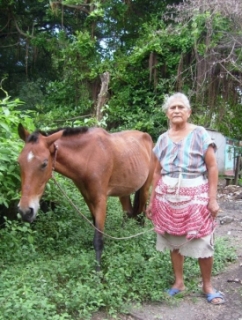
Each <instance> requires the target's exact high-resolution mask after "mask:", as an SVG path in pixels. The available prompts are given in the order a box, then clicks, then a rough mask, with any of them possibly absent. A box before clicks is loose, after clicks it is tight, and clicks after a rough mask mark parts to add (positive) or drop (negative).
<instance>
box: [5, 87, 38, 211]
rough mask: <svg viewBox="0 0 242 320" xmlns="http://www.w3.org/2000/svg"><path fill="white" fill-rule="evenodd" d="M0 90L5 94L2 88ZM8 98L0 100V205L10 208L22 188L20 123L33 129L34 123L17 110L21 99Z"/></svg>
mask: <svg viewBox="0 0 242 320" xmlns="http://www.w3.org/2000/svg"><path fill="white" fill-rule="evenodd" d="M0 89H1V90H2V91H3V92H5V91H4V90H3V89H2V88H1V87H0ZM5 95H6V97H5V98H4V99H2V100H0V106H1V109H0V205H4V206H5V207H9V206H10V203H11V202H13V201H14V200H16V199H17V197H18V191H19V187H20V175H19V169H18V165H17V158H18V155H19V152H20V149H21V147H22V143H21V142H20V139H19V137H18V131H17V126H18V124H19V122H21V121H22V122H23V123H25V124H26V125H27V126H28V127H29V128H33V122H32V120H31V118H30V117H29V116H28V114H27V113H23V112H22V111H19V110H17V107H18V106H20V105H21V104H22V102H21V101H20V100H19V99H15V100H11V97H10V96H8V94H7V93H6V92H5Z"/></svg>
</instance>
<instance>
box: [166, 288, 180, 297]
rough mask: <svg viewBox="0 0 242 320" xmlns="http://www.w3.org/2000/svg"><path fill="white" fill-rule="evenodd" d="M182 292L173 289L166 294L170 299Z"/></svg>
mask: <svg viewBox="0 0 242 320" xmlns="http://www.w3.org/2000/svg"><path fill="white" fill-rule="evenodd" d="M180 292H181V290H179V289H176V288H171V289H169V290H167V291H166V293H168V294H169V296H170V297H174V296H175V295H176V294H178V293H180Z"/></svg>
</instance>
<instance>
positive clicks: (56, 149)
mask: <svg viewBox="0 0 242 320" xmlns="http://www.w3.org/2000/svg"><path fill="white" fill-rule="evenodd" d="M54 147H55V153H54V160H53V165H52V174H51V177H52V179H53V180H54V182H55V184H56V185H57V187H58V188H59V189H60V191H61V192H62V194H63V195H64V196H65V197H66V199H67V200H68V201H69V202H70V204H71V205H72V207H73V208H74V209H75V210H76V211H77V213H79V214H80V216H81V217H82V218H84V219H85V220H86V221H87V222H88V223H89V224H90V225H91V226H92V228H93V229H95V230H97V231H98V232H100V233H102V234H103V235H104V236H106V237H108V238H110V239H115V240H126V239H131V238H136V237H138V236H140V235H142V234H145V233H147V232H150V231H154V228H152V229H149V230H146V231H143V232H140V233H137V234H135V235H132V236H129V237H121V238H117V237H113V236H110V235H109V234H107V233H105V232H103V231H101V230H99V229H98V228H97V227H95V226H94V225H93V223H92V222H91V221H90V220H89V219H88V218H87V217H86V216H85V215H84V214H83V213H82V212H81V211H80V210H79V209H78V208H77V206H76V205H75V204H74V203H73V201H72V200H71V199H70V197H69V196H68V195H67V193H66V192H65V191H64V190H63V188H62V187H61V186H60V184H59V183H58V182H57V180H56V179H55V176H54V171H55V162H56V158H57V151H58V146H57V145H56V144H54Z"/></svg>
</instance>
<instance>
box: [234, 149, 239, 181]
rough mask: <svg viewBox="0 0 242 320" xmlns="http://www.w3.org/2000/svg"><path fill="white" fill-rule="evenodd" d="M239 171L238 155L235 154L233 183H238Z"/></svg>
mask: <svg viewBox="0 0 242 320" xmlns="http://www.w3.org/2000/svg"><path fill="white" fill-rule="evenodd" d="M239 172H240V155H238V156H236V164H235V174H234V184H235V185H236V186H237V185H238V178H239Z"/></svg>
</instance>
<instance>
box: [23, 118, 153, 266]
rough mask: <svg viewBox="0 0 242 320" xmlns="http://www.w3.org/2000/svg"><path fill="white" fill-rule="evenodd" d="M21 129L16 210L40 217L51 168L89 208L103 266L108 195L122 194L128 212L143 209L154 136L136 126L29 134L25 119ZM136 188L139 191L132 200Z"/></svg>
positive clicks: (132, 213)
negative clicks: (114, 130) (40, 208)
mask: <svg viewBox="0 0 242 320" xmlns="http://www.w3.org/2000/svg"><path fill="white" fill-rule="evenodd" d="M18 134H19V137H20V138H21V139H22V140H23V141H24V142H25V145H24V147H23V149H22V151H21V152H20V154H19V157H18V163H19V166H20V176H21V198H20V201H19V204H18V211H19V213H20V214H21V217H22V220H23V221H26V222H29V223H31V222H33V221H34V219H35V218H36V214H37V211H38V209H39V203H40V199H41V196H42V195H43V192H44V189H45V185H46V183H47V182H48V180H49V179H50V178H51V177H52V172H53V170H55V171H56V172H58V173H60V174H61V175H63V176H65V177H67V178H69V179H71V180H72V181H73V182H74V184H75V185H76V187H77V188H78V189H79V191H80V193H81V195H82V196H83V198H84V200H85V202H86V204H87V206H88V208H89V210H90V212H91V216H92V221H93V225H94V227H95V228H94V230H95V231H94V239H93V245H94V249H95V254H96V261H97V264H98V267H97V268H99V267H100V265H101V255H102V251H103V247H104V244H103V231H104V226H105V219H106V207H107V198H108V197H109V196H114V197H119V200H120V203H121V205H122V209H123V211H124V212H126V213H127V215H128V217H134V218H137V216H138V215H139V214H141V213H142V212H143V213H144V212H145V207H146V202H147V199H148V195H149V187H150V185H151V182H152V178H153V173H154V168H155V165H156V158H155V156H154V153H153V150H152V149H153V141H152V138H151V136H150V135H149V134H148V133H145V132H141V131H138V130H125V131H120V132H115V133H109V132H107V131H106V130H104V129H102V128H97V127H92V128H88V127H78V128H69V127H67V128H60V129H56V130H53V131H52V132H49V133H44V132H41V131H39V130H36V131H35V132H33V133H30V132H29V131H28V130H27V129H25V128H24V127H23V125H22V124H21V123H20V124H19V125H18ZM132 193H135V196H134V202H133V205H132V203H131V199H130V195H131V194H132Z"/></svg>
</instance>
